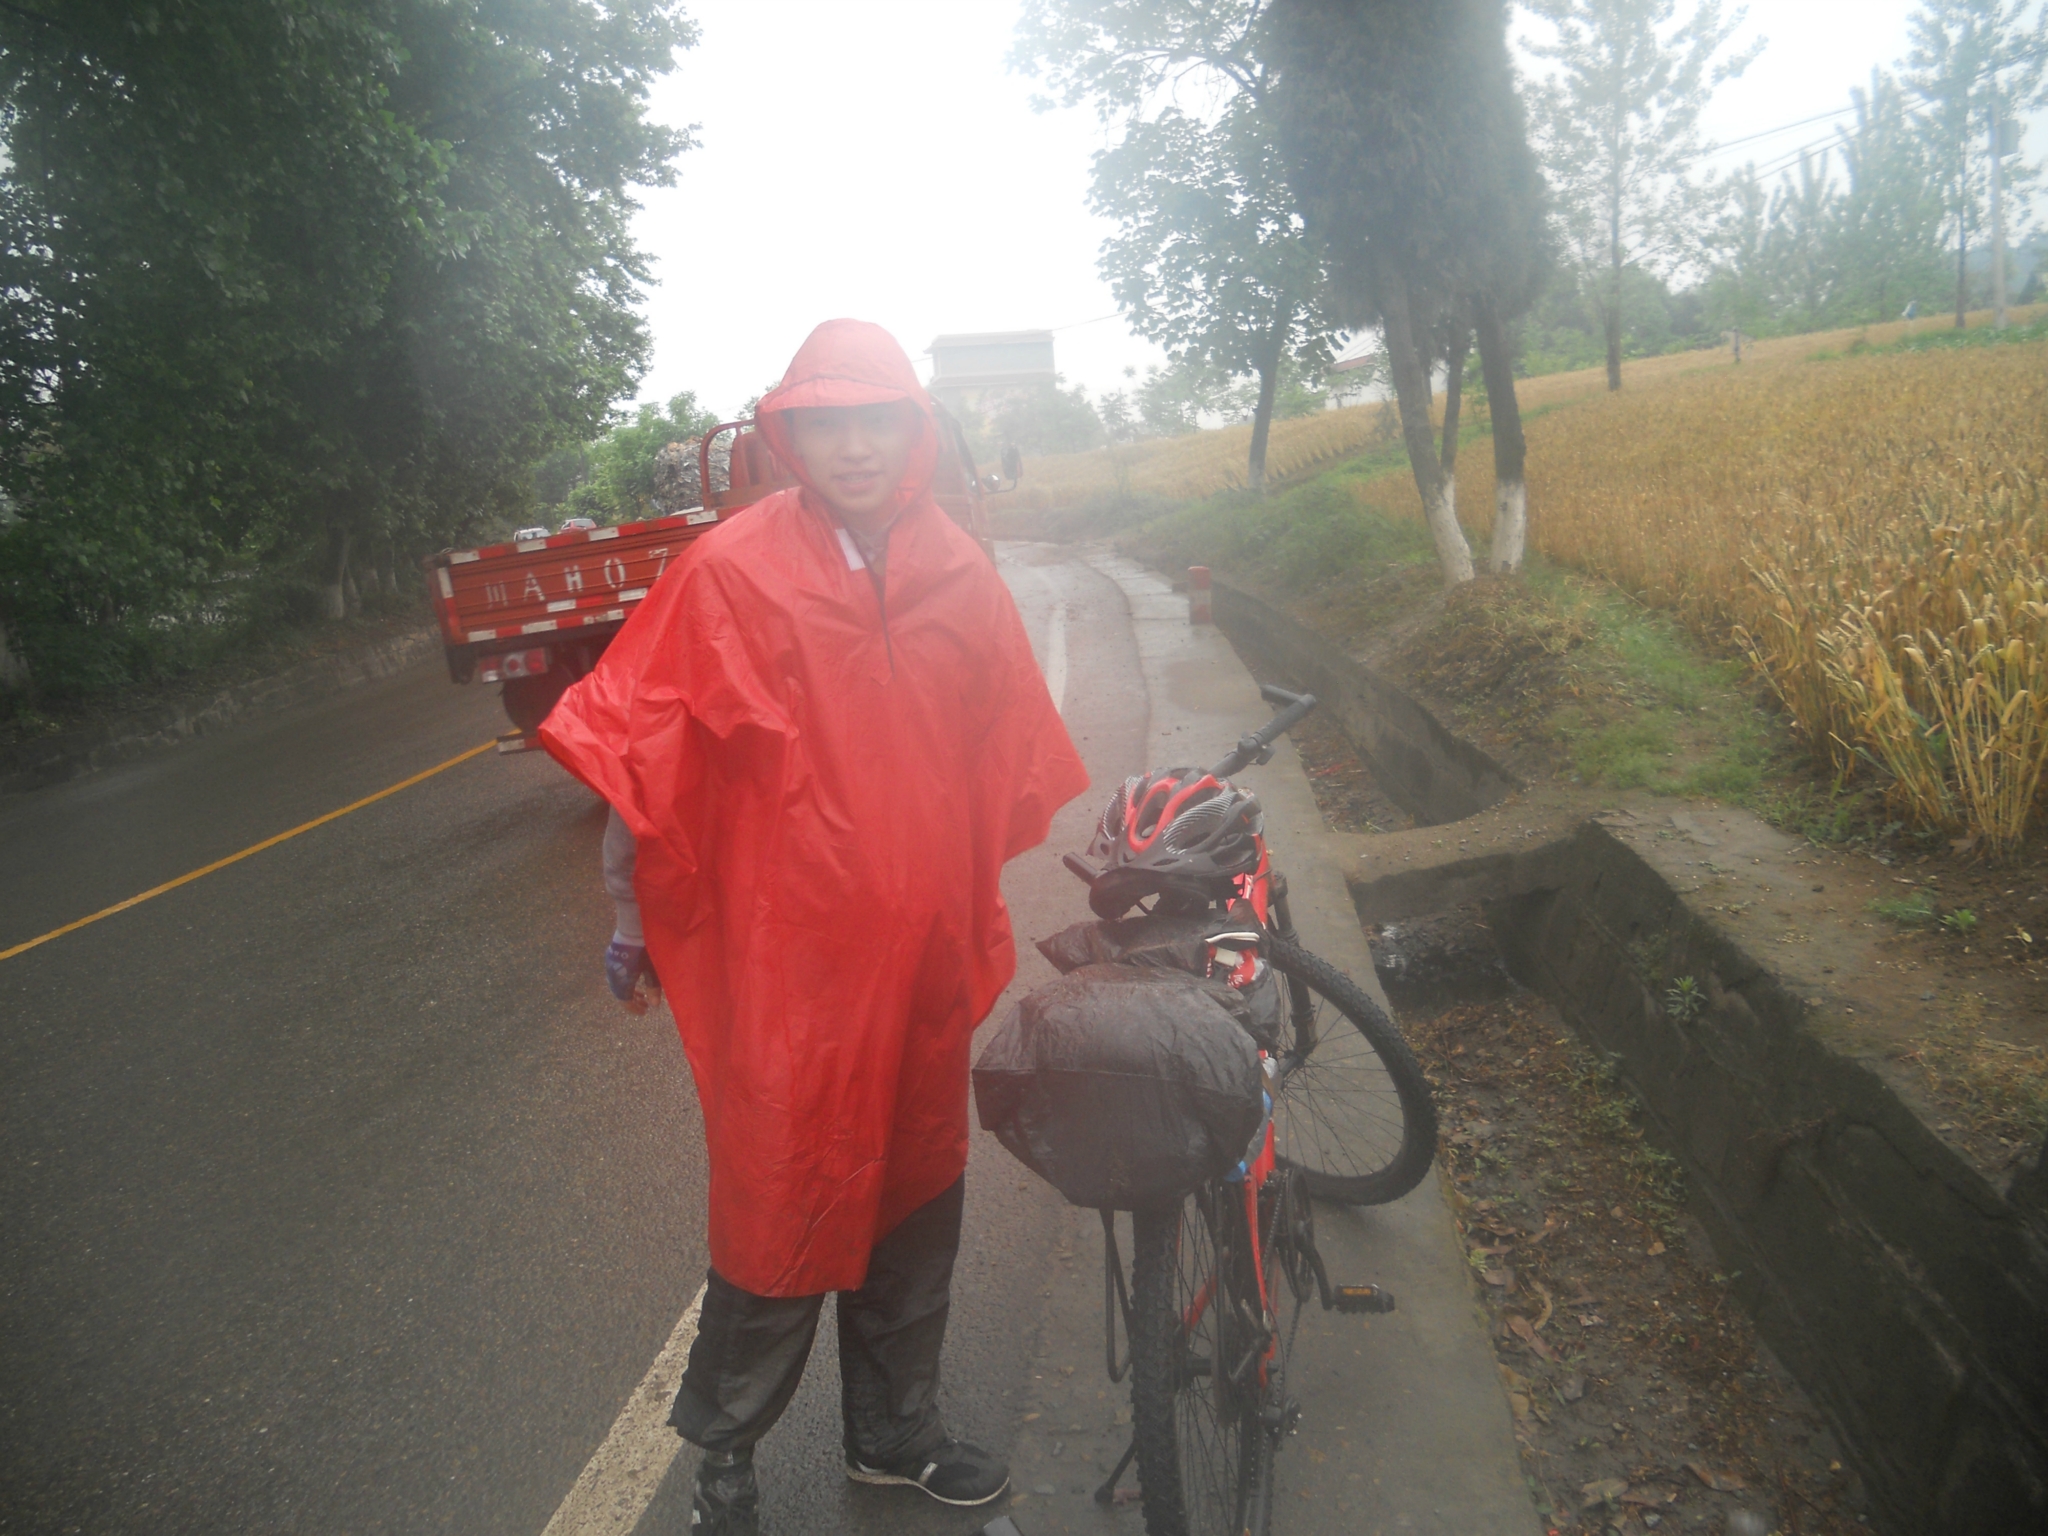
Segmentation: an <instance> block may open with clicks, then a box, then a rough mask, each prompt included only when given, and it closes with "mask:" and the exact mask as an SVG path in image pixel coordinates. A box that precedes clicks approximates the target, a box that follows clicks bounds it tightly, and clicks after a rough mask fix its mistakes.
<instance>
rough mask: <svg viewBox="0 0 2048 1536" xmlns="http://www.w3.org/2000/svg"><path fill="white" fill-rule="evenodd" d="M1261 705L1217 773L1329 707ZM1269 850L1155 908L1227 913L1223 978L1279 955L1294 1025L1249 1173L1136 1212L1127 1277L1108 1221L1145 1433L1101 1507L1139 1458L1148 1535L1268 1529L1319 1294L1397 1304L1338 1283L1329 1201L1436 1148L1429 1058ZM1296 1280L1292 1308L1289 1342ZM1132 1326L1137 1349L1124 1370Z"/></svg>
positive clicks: (1212, 775) (1277, 699) (1215, 964)
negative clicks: (1299, 913)
mask: <svg viewBox="0 0 2048 1536" xmlns="http://www.w3.org/2000/svg"><path fill="white" fill-rule="evenodd" d="M1260 692H1261V693H1262V694H1263V695H1264V697H1265V698H1266V699H1267V701H1268V702H1269V703H1273V704H1276V705H1280V706H1282V707H1281V709H1280V712H1279V713H1278V714H1276V715H1275V716H1274V717H1273V719H1272V720H1271V721H1270V722H1268V724H1267V725H1265V726H1264V727H1263V728H1261V729H1260V730H1258V731H1253V732H1250V733H1247V734H1246V735H1245V736H1243V737H1241V738H1240V739H1239V741H1238V743H1237V745H1236V747H1235V748H1234V749H1233V750H1232V751H1231V753H1230V754H1229V755H1228V756H1227V757H1225V758H1224V759H1223V760H1222V761H1221V762H1219V763H1218V764H1216V766H1215V767H1213V768H1211V769H1210V770H1209V771H1208V774H1207V779H1208V780H1215V781H1219V782H1220V781H1226V780H1228V778H1229V777H1230V776H1231V775H1232V774H1235V773H1238V772H1240V771H1242V770H1243V769H1244V768H1246V767H1248V766H1251V765H1253V764H1257V763H1263V762H1266V761H1269V760H1270V759H1271V757H1272V755H1273V743H1274V742H1276V741H1277V740H1278V739H1279V738H1280V737H1281V736H1282V735H1283V734H1284V733H1285V732H1287V731H1288V730H1290V729H1292V728H1293V727H1294V726H1295V725H1297V724H1298V723H1299V722H1300V721H1301V720H1302V719H1304V718H1305V717H1306V716H1307V715H1308V714H1309V712H1310V711H1311V710H1313V709H1314V708H1315V707H1316V699H1315V696H1314V695H1313V694H1294V693H1290V692H1288V691H1287V690H1285V689H1281V688H1275V687H1271V686H1267V687H1264V688H1262V689H1261V690H1260ZM1198 787H1199V786H1198ZM1255 842H1256V847H1257V867H1256V869H1255V870H1254V871H1253V872H1252V873H1251V874H1248V875H1238V876H1234V877H1231V878H1230V879H1229V880H1228V881H1223V880H1219V881H1217V882H1216V883H1215V884H1214V885H1213V886H1212V887H1211V888H1210V889H1207V890H1205V891H1200V892H1196V893H1192V894H1191V893H1189V892H1188V891H1185V890H1183V891H1180V892H1177V893H1174V894H1173V895H1171V896H1168V895H1160V896H1158V897H1157V898H1155V900H1154V904H1153V906H1152V907H1150V908H1146V907H1144V906H1142V904H1140V905H1139V910H1140V911H1141V912H1148V913H1150V912H1163V913H1165V914H1166V915H1171V916H1177V917H1186V916H1189V915H1191V914H1190V911H1189V908H1190V906H1191V905H1193V903H1194V902H1195V901H1197V900H1202V901H1206V903H1207V908H1206V910H1207V912H1208V914H1209V915H1211V916H1213V917H1214V918H1215V924H1214V931H1213V932H1212V933H1210V934H1208V935H1207V937H1206V939H1205V942H1206V944H1207V948H1208V957H1209V962H1210V964H1209V969H1210V973H1211V974H1212V975H1214V974H1222V975H1225V976H1228V977H1231V978H1233V980H1236V979H1238V978H1245V979H1249V978H1251V977H1252V976H1254V975H1255V974H1256V972H1257V967H1258V964H1259V962H1260V961H1261V960H1263V961H1264V962H1265V963H1267V964H1270V965H1271V966H1272V968H1273V969H1274V970H1275V971H1277V972H1278V973H1279V975H1280V977H1281V981H1282V989H1283V999H1284V1002H1283V1014H1284V1030H1285V1033H1284V1036H1283V1041H1282V1042H1276V1043H1278V1044H1279V1048H1278V1049H1276V1050H1272V1051H1261V1052H1260V1057H1261V1065H1262V1067H1263V1070H1264V1072H1265V1077H1266V1083H1267V1089H1266V1114H1265V1116H1264V1119H1263V1122H1262V1123H1261V1125H1260V1127H1259V1130H1258V1132H1257V1133H1256V1134H1255V1135H1254V1137H1253V1138H1252V1141H1251V1143H1250V1148H1249V1150H1248V1151H1247V1153H1246V1155H1245V1158H1244V1159H1243V1161H1241V1162H1240V1163H1239V1164H1238V1166H1237V1167H1236V1168H1235V1169H1234V1170H1232V1171H1231V1172H1229V1173H1227V1174H1226V1175H1224V1176H1223V1177H1222V1178H1219V1179H1214V1180H1211V1181H1210V1182H1208V1183H1206V1184H1204V1185H1202V1186H1200V1187H1199V1188H1197V1189H1195V1190H1194V1191H1193V1192H1192V1193H1190V1194H1188V1195H1187V1196H1185V1197H1184V1198H1183V1199H1182V1200H1181V1201H1180V1202H1179V1204H1178V1205H1174V1206H1167V1207H1163V1208H1152V1209H1147V1210H1139V1211H1134V1212H1133V1213H1132V1244H1131V1246H1132V1254H1131V1273H1130V1278H1129V1281H1128V1283H1126V1280H1125V1277H1124V1270H1123V1261H1122V1257H1121V1254H1120V1253H1119V1251H1118V1244H1117V1237H1116V1226H1115V1215H1114V1213H1113V1212H1111V1211H1103V1212H1102V1213H1101V1215H1102V1223H1103V1239H1104V1262H1103V1314H1104V1332H1105V1359H1104V1365H1105V1367H1106V1369H1107V1370H1108V1372H1109V1377H1110V1380H1111V1381H1112V1382H1120V1381H1121V1380H1122V1379H1123V1378H1124V1376H1125V1375H1126V1373H1128V1375H1129V1377H1130V1380H1131V1421H1132V1430H1131V1444H1130V1447H1129V1448H1128V1449H1127V1450H1126V1451H1125V1452H1124V1454H1123V1457H1122V1459H1121V1460H1120V1461H1118V1463H1117V1465H1116V1466H1115V1468H1114V1469H1113V1470H1112V1471H1111V1472H1110V1474H1109V1476H1108V1478H1106V1479H1105V1480H1104V1482H1103V1484H1102V1486H1101V1487H1100V1488H1098V1489H1097V1490H1096V1492H1095V1498H1096V1501H1097V1502H1098V1503H1101V1504H1105V1505H1106V1504H1109V1503H1111V1502H1112V1500H1113V1498H1114V1495H1115V1489H1116V1485H1117V1483H1118V1481H1119V1480H1120V1479H1121V1478H1122V1476H1123V1474H1124V1472H1125V1471H1126V1470H1127V1469H1128V1468H1129V1466H1130V1465H1131V1462H1132V1461H1133V1460H1134V1459H1135V1460H1136V1462H1137V1464H1138V1479H1139V1490H1140V1498H1141V1501H1142V1504H1143V1508H1144V1513H1145V1529H1146V1531H1147V1532H1148V1533H1149V1536H1240V1533H1251V1536H1265V1533H1266V1532H1267V1531H1268V1530H1269V1529H1270V1527H1271V1523H1272V1516H1273V1459H1274V1454H1275V1452H1276V1451H1277V1449H1278V1447H1279V1443H1280V1440H1281V1438H1282V1436H1284V1435H1285V1434H1287V1433H1288V1432H1289V1431H1290V1430H1292V1429H1293V1427H1294V1425H1295V1423H1296V1421H1297V1420H1298V1418H1299V1416H1300V1407H1299V1405H1298V1404H1297V1403H1295V1402H1294V1401H1293V1400H1292V1399H1291V1398H1289V1397H1288V1396H1287V1392H1286V1377H1287V1365H1288V1361H1289V1358H1290V1356H1291V1354H1292V1350H1293V1342H1294V1337H1295V1334H1296V1332H1297V1331H1298V1329H1299V1328H1300V1325H1301V1316H1302V1312H1303V1310H1304V1308H1305V1307H1306V1305H1307V1302H1308V1299H1309V1297H1310V1296H1312V1295H1313V1296H1315V1297H1316V1299H1317V1300H1318V1302H1319V1303H1320V1304H1321V1306H1322V1307H1323V1308H1324V1309H1325V1310H1335V1311H1339V1312H1362V1313H1371V1312H1390V1311H1392V1310H1393V1309H1394V1299H1393V1297H1392V1296H1390V1295H1389V1294H1388V1293H1387V1292H1385V1291H1383V1290H1381V1289H1380V1288H1379V1287H1377V1286H1373V1285H1338V1286H1333V1285H1332V1284H1331V1283H1330V1279H1329V1276H1328V1274H1327V1273H1326V1271H1325V1269H1324V1266H1323V1260H1322V1256H1321V1255H1320V1254H1319V1253H1318V1252H1317V1250H1316V1243H1315V1215H1314V1207H1313V1201H1314V1200H1315V1199H1318V1198H1320V1199H1324V1200H1329V1201H1335V1202H1340V1203H1345V1204H1353V1205H1374V1204H1383V1203H1385V1202H1387V1201H1390V1200H1394V1199H1398V1198H1399V1197H1400V1196H1401V1195H1404V1194H1406V1193H1407V1192H1408V1191H1409V1190H1411V1189H1413V1188H1414V1187H1415V1186H1416V1185H1417V1184H1418V1183H1420V1182H1421V1181H1422V1178H1423V1176H1424V1175H1425V1174H1426V1173H1427V1171H1428V1169H1429V1165H1430V1160H1431V1158H1432V1156H1433V1155H1434V1153H1435V1149H1436V1110H1435V1106H1434V1103H1433V1102H1432V1099H1431V1096H1430V1091H1429V1085H1428V1082H1427V1080H1426V1079H1425V1078H1424V1077H1423V1075H1422V1069H1421V1067H1420V1066H1419V1065H1418V1064H1417V1062H1416V1060H1415V1056H1414V1053H1413V1052H1412V1051H1410V1050H1409V1048H1408V1045H1407V1043H1406V1042H1405V1041H1404V1040H1403V1039H1402V1038H1401V1034H1400V1031H1399V1030H1398V1029H1397V1028H1396V1027H1395V1025H1394V1024H1393V1022H1392V1020H1390V1019H1389V1018H1388V1017H1387V1015H1386V1014H1385V1012H1384V1011H1383V1010H1382V1009H1381V1008H1380V1007H1379V1005H1378V1004H1377V1003H1375V1002H1374V1001H1373V1000H1372V998H1371V997H1370V996H1369V995H1368V994H1367V993H1366V992H1365V991H1364V990H1363V989H1362V988H1360V987H1359V986H1358V985H1357V984H1356V983H1355V982H1353V981H1352V980H1351V979H1350V978H1349V977H1347V976H1346V975H1344V973H1343V972H1342V971H1340V970H1338V969H1337V968H1336V967H1335V966H1333V965H1331V964H1329V963H1328V962H1327V961H1324V960H1322V959H1320V958H1318V957H1317V956H1315V955H1313V954H1310V953H1309V952H1308V951H1307V950H1306V949H1304V948H1302V946H1301V941H1300V937H1299V935H1298V934H1297V933H1296V932H1295V929H1294V922H1293V918H1292V916H1291V915H1290V913H1289V910H1288V899H1287V882H1286V880H1285V878H1284V876H1282V875H1281V874H1280V873H1279V872H1278V871H1277V870H1275V869H1274V868H1273V866H1272V860H1271V856H1270V852H1269V850H1268V849H1267V847H1266V845H1265V840H1264V834H1263V831H1261V832H1260V833H1259V835H1258V836H1257V838H1256V840H1255ZM1063 862H1064V863H1065V864H1066V866H1067V868H1068V869H1069V870H1071V871H1072V872H1073V873H1074V874H1075V875H1077V876H1078V877H1080V878H1081V879H1082V880H1083V881H1084V882H1086V883H1087V884H1088V886H1089V888H1090V898H1091V900H1090V905H1091V906H1092V907H1093V908H1094V909H1095V911H1096V912H1097V915H1098V916H1101V917H1103V918H1105V919H1110V920H1114V919H1115V918H1117V917H1119V916H1121V915H1122V912H1121V911H1119V910H1116V909H1117V908H1119V907H1120V906H1121V904H1122V901H1123V898H1122V896H1121V894H1118V893H1111V894H1110V895H1109V897H1108V899H1106V900H1101V899H1097V898H1098V895H1099V893H1101V892H1102V891H1103V888H1104V884H1105V881H1104V875H1103V873H1102V872H1098V871H1097V870H1095V869H1093V868H1092V867H1090V866H1089V865H1088V864H1087V863H1086V862H1085V861H1083V860H1082V859H1080V858H1079V857H1077V856H1076V855H1073V854H1068V855H1067V856H1066V857H1065V859H1064V861H1063ZM1123 910H1125V911H1127V910H1129V908H1128V907H1124V908H1123ZM1198 910H1199V909H1198ZM1346 1026H1348V1028H1347V1027H1346ZM1282 1278H1284V1279H1285V1281H1286V1284H1287V1290H1288V1292H1289V1293H1291V1295H1292V1296H1293V1298H1294V1314H1293V1320H1292V1322H1291V1324H1290V1325H1289V1326H1288V1328H1287V1330H1286V1336H1285V1338H1284V1340H1283V1338H1282V1335H1281V1327H1280V1316H1279V1314H1280V1306H1281V1304H1282V1298H1281V1296H1280V1293H1279V1281H1280V1279H1282ZM1119 1318H1121V1319H1122V1322H1123V1328H1124V1333H1125V1337H1126V1338H1127V1339H1128V1341H1129V1350H1128V1354H1127V1355H1125V1357H1124V1358H1123V1359H1122V1360H1121V1361H1120V1360H1119V1358H1118V1356H1119V1350H1118V1346H1117V1324H1118V1320H1119Z"/></svg>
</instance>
